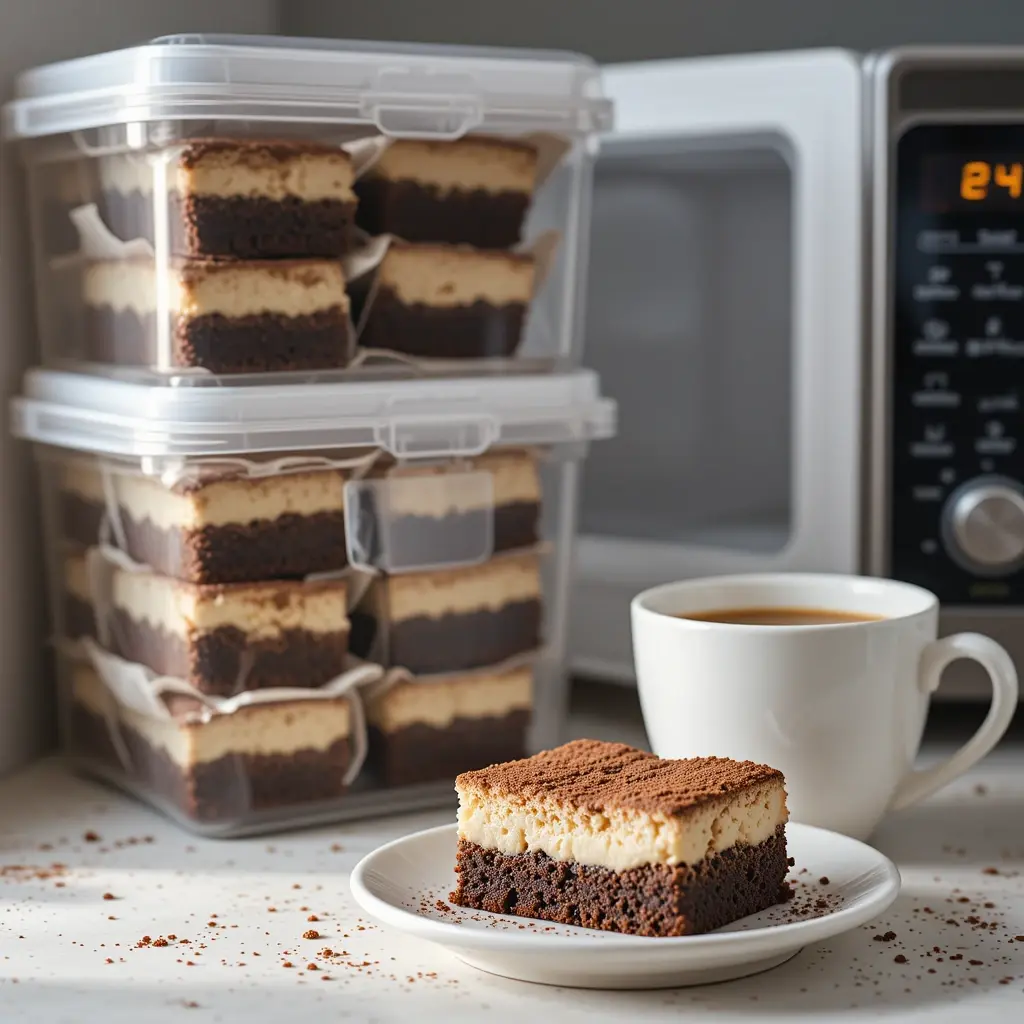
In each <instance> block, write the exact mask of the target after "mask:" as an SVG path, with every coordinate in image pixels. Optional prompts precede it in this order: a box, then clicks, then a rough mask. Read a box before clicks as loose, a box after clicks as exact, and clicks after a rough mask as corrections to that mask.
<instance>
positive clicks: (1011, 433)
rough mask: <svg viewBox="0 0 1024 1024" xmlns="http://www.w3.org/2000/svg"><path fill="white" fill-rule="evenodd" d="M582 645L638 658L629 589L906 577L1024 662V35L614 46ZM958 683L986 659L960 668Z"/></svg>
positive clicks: (965, 688)
mask: <svg viewBox="0 0 1024 1024" xmlns="http://www.w3.org/2000/svg"><path fill="white" fill-rule="evenodd" d="M605 85H606V89H607V92H608V95H609V96H610V97H611V98H612V99H613V101H614V103H615V106H616V129H615V132H614V134H611V135H609V136H607V137H606V138H605V139H604V140H603V141H602V145H601V152H600V156H599V159H598V161H597V165H596V169H595V189H594V215H593V222H592V227H591V250H590V264H589V283H588V293H587V294H588V298H587V303H588V309H587V313H586V325H587V326H586V357H587V362H588V364H589V365H591V366H592V367H594V368H595V369H596V370H598V371H599V372H600V374H601V378H602V381H604V382H605V384H606V387H607V389H608V391H609V392H610V393H611V394H612V396H613V397H614V398H616V399H617V400H618V404H619V434H618V436H617V438H615V439H614V440H612V441H609V442H607V443H606V444H605V445H603V446H602V447H601V449H600V450H595V451H594V452H593V455H592V458H591V460H590V461H589V462H588V465H587V468H586V471H585V474H584V478H583V483H582V497H581V505H580V513H579V516H580V523H579V526H580V538H579V542H578V547H577V554H576V577H575V591H574V600H573V604H572V618H571V622H570V630H569V633H570V650H571V652H572V665H573V668H574V669H575V671H576V672H577V673H579V674H581V675H584V676H588V677H596V678H599V679H608V680H622V681H629V680H631V679H632V678H633V665H632V654H631V644H630V628H629V612H628V608H629V600H630V598H631V597H632V596H633V595H634V594H636V593H637V592H638V591H640V590H643V589H644V588H646V587H649V586H653V585H655V584H658V583H662V582H667V581H670V580H675V579H684V578H688V577H695V576H704V575H715V574H721V573H734V572H761V571H809V572H840V573H862V574H867V575H875V576H888V577H893V578H896V579H900V580H905V581H909V582H912V583H917V584H920V585H921V586H924V587H927V588H928V589H929V590H932V591H934V592H935V593H936V594H937V595H938V596H939V598H940V601H941V607H942V617H941V628H942V630H943V631H944V632H953V631H961V630H976V631H979V632H984V633H987V634H989V635H991V636H993V637H994V638H995V639H997V640H998V641H999V642H1000V643H1002V644H1003V645H1004V646H1006V647H1007V649H1008V650H1010V652H1011V653H1012V654H1013V656H1014V658H1015V660H1016V661H1017V664H1018V666H1019V667H1020V668H1024V448H1022V443H1024V429H1022V427H1024V48H1019V49H1018V48H955V49H954V48H908V49H899V50H892V51H888V52H883V53H878V54H874V55H871V56H860V55H857V54H854V53H850V52H846V51H842V50H818V51H799V52H792V53H778V54H765V55H751V56H736V57H722V58H699V59H687V60H675V61H658V62H647V63H637V64H627V65H619V66H611V67H608V68H607V69H606V70H605ZM941 692H942V693H944V694H946V695H947V696H951V697H966V698H970V697H971V696H973V695H975V694H980V693H982V692H985V693H987V692H988V687H987V684H986V683H984V682H983V679H980V678H977V677H975V676H974V675H972V674H970V673H967V672H960V673H953V674H951V678H950V679H949V680H948V681H946V682H944V684H943V688H942V691H941Z"/></svg>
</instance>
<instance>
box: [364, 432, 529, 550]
mask: <svg viewBox="0 0 1024 1024" xmlns="http://www.w3.org/2000/svg"><path fill="white" fill-rule="evenodd" d="M537 463H538V456H537V454H536V453H534V452H531V451H525V450H512V451H503V452H489V453H487V454H486V455H480V456H477V457H476V458H473V459H465V460H454V461H452V460H449V461H447V462H443V463H438V464H435V465H429V464H427V465H422V464H416V463H405V464H400V465H395V464H393V463H392V464H391V465H387V464H385V463H381V468H380V469H378V470H375V471H374V473H373V474H371V475H370V480H371V481H372V482H373V481H376V480H379V479H383V480H386V481H388V484H387V486H386V488H385V490H384V491H383V493H381V492H379V491H378V489H377V486H378V485H377V484H376V483H372V484H371V487H370V488H366V489H363V490H362V492H361V502H360V505H361V508H360V516H361V517H362V518H363V519H364V521H363V522H361V523H360V531H359V541H360V544H361V546H362V549H363V550H364V551H365V552H366V557H367V560H368V561H370V562H371V563H372V564H374V565H376V564H379V563H378V559H380V558H381V557H382V556H383V558H384V560H385V562H386V563H387V564H390V565H392V566H400V567H403V568H412V567H423V566H426V565H430V564H431V563H433V564H443V563H444V562H445V561H446V560H450V561H457V560H459V556H460V554H462V553H464V555H465V557H463V558H462V559H461V560H463V561H466V560H470V559H472V558H473V557H480V555H481V554H483V555H489V554H491V552H501V551H509V550H512V549H514V548H525V547H530V546H532V545H535V544H536V543H537V542H538V541H539V540H540V512H541V481H540V474H539V472H538V465H537ZM366 517H368V521H365V520H366ZM487 538H490V547H489V549H488V550H486V551H483V550H479V551H475V550H472V549H474V548H475V547H477V546H478V545H479V544H481V543H483V542H484V540H485V539H487ZM449 556H450V558H449Z"/></svg>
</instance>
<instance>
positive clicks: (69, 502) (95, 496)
mask: <svg viewBox="0 0 1024 1024" xmlns="http://www.w3.org/2000/svg"><path fill="white" fill-rule="evenodd" d="M50 466H52V469H53V472H54V474H55V477H56V481H57V517H58V519H59V522H60V533H61V536H62V538H63V539H64V540H67V541H71V542H72V543H73V544H76V545H78V546H80V547H83V548H89V547H94V546H95V545H97V544H99V543H101V541H102V540H103V535H102V530H103V517H104V513H105V510H106V499H105V497H104V491H103V477H102V476H101V474H100V471H99V468H98V464H97V463H96V462H95V461H93V460H91V459H76V458H71V457H68V458H60V459H54V461H53V462H51V463H50Z"/></svg>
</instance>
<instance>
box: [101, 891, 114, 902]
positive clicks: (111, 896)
mask: <svg viewBox="0 0 1024 1024" xmlns="http://www.w3.org/2000/svg"><path fill="white" fill-rule="evenodd" d="M103 898H104V899H105V900H116V899H117V897H116V896H115V895H114V894H113V893H112V892H105V893H104V894H103Z"/></svg>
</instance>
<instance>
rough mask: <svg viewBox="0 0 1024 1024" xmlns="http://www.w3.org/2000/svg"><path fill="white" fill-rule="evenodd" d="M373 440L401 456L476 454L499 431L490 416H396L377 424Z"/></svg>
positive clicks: (485, 449) (495, 437)
mask: <svg viewBox="0 0 1024 1024" xmlns="http://www.w3.org/2000/svg"><path fill="white" fill-rule="evenodd" d="M374 434H375V435H376V437H375V439H376V444H377V446H378V447H380V448H383V449H384V450H385V451H386V452H388V453H389V454H390V455H393V456H395V458H401V459H437V458H443V457H446V456H449V457H452V458H455V457H458V456H463V455H479V454H480V453H481V452H485V451H487V449H488V448H490V447H491V446H492V445H493V444H494V443H495V442H496V441H497V440H498V438H499V436H500V435H501V430H500V428H499V426H498V422H497V420H496V419H494V418H493V417H490V416H451V415H448V416H437V417H430V416H396V417H394V418H392V419H391V420H390V421H389V422H388V423H385V424H381V425H380V426H378V427H377V428H376V429H375V431H374Z"/></svg>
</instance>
